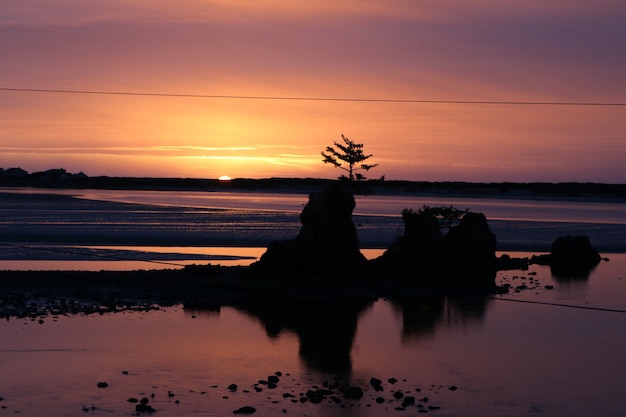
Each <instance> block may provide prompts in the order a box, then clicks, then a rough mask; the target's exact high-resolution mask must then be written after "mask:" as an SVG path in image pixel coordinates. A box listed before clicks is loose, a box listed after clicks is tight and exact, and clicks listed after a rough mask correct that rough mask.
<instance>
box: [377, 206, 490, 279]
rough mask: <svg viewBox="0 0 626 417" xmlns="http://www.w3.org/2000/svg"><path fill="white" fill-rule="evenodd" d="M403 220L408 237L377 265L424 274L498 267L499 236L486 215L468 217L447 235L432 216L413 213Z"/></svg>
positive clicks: (403, 238) (391, 249) (391, 248)
mask: <svg viewBox="0 0 626 417" xmlns="http://www.w3.org/2000/svg"><path fill="white" fill-rule="evenodd" d="M402 219H403V220H404V234H403V235H402V236H401V237H399V238H398V239H397V240H396V241H395V242H393V243H392V245H391V246H390V247H389V249H388V250H387V251H386V252H385V253H384V254H383V255H382V256H381V257H379V258H378V259H376V261H375V265H376V266H379V267H383V268H387V267H396V268H398V267H399V268H403V269H410V270H412V271H416V272H420V273H432V272H437V273H441V272H444V273H445V272H449V271H451V270H457V269H463V268H478V269H494V268H495V267H496V264H495V262H496V253H495V252H496V243H497V242H496V237H495V235H494V234H493V232H492V231H491V230H490V228H489V225H488V224H487V218H486V217H485V215H484V214H481V213H471V212H470V213H467V214H465V215H464V216H463V218H462V219H461V221H460V223H459V225H457V226H454V227H452V228H451V229H450V231H449V232H448V234H447V235H445V236H443V235H442V233H441V230H440V227H439V223H438V221H437V219H436V218H435V217H434V216H433V215H432V214H429V213H423V212H413V211H410V210H409V211H405V212H404V213H403V216H402Z"/></svg>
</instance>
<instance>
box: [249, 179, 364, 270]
mask: <svg viewBox="0 0 626 417" xmlns="http://www.w3.org/2000/svg"><path fill="white" fill-rule="evenodd" d="M355 205H356V203H355V201H354V197H353V196H352V194H350V193H349V192H348V191H345V190H343V189H341V188H338V187H332V188H328V189H326V190H324V191H320V192H313V193H311V194H310V195H309V202H308V203H307V205H306V206H305V207H304V209H303V210H302V212H301V213H300V222H301V223H302V228H301V229H300V232H299V233H298V235H297V236H296V237H295V239H291V240H285V241H274V242H272V243H270V245H269V246H268V248H267V250H266V252H265V253H264V254H263V255H262V256H261V259H260V260H259V261H258V262H257V263H255V264H254V267H255V268H258V269H261V270H264V271H271V272H280V273H288V274H294V275H319V274H323V275H333V276H342V277H345V278H358V273H359V271H360V270H361V269H362V268H364V266H365V264H366V259H365V257H364V256H363V254H361V252H360V250H359V241H358V237H357V233H356V227H355V225H354V222H353V221H352V210H354V207H355Z"/></svg>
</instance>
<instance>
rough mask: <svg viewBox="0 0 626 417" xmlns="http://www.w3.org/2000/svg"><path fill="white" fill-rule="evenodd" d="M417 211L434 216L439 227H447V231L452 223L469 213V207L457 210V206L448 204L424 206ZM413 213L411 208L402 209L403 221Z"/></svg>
mask: <svg viewBox="0 0 626 417" xmlns="http://www.w3.org/2000/svg"><path fill="white" fill-rule="evenodd" d="M417 213H418V214H426V215H430V216H433V217H434V218H436V219H437V221H438V223H439V228H440V229H444V228H446V229H448V231H450V229H451V228H452V226H453V225H454V224H456V223H457V222H459V221H460V220H461V219H462V218H463V216H465V215H466V214H467V213H469V209H465V210H459V209H458V208H456V207H454V206H450V207H445V206H441V207H430V206H424V207H422V208H421V209H419V210H418V211H417ZM413 215H414V211H413V210H412V209H406V208H405V209H404V210H402V219H403V220H404V222H405V223H406V222H407V219H409V218H410V217H412V216H413Z"/></svg>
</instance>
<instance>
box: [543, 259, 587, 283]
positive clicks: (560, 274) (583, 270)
mask: <svg viewBox="0 0 626 417" xmlns="http://www.w3.org/2000/svg"><path fill="white" fill-rule="evenodd" d="M596 267H597V265H593V266H589V267H585V266H578V265H569V264H552V265H550V273H551V274H552V278H554V280H555V281H556V282H562V283H566V282H572V281H581V282H583V281H587V280H588V279H589V277H590V276H591V273H592V272H593V271H594V270H595V269H596Z"/></svg>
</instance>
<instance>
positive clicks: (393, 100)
mask: <svg viewBox="0 0 626 417" xmlns="http://www.w3.org/2000/svg"><path fill="white" fill-rule="evenodd" d="M0 91H11V92H21V93H53V94H91V95H110V96H140V97H181V98H212V99H229V100H274V101H334V102H361V103H406V104H411V103H417V104H482V105H513V106H595V107H626V102H625V103H621V102H612V103H611V102H588V101H515V100H502V101H499V100H421V99H400V98H354V97H296V96H291V97H290V96H246V95H221V94H179V93H139V92H132V91H96V90H59V89H44V88H11V87H0Z"/></svg>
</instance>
